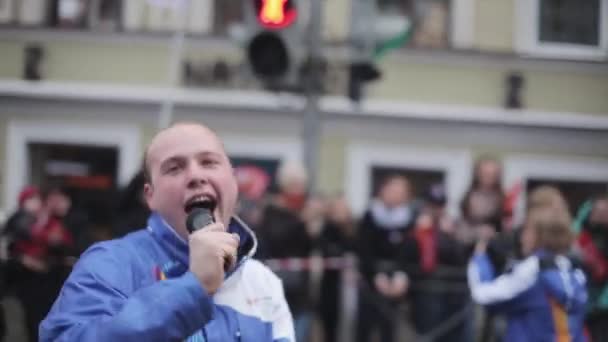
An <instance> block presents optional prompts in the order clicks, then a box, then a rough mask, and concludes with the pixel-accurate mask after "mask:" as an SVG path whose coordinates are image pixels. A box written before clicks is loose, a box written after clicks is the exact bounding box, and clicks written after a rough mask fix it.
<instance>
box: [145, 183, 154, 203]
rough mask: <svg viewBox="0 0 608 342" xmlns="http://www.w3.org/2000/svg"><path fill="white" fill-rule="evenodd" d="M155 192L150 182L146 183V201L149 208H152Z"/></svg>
mask: <svg viewBox="0 0 608 342" xmlns="http://www.w3.org/2000/svg"><path fill="white" fill-rule="evenodd" d="M153 194H154V187H153V186H152V184H150V183H144V194H143V195H144V201H145V202H146V204H147V205H148V208H150V209H152V205H151V204H152V203H151V202H152V195H153Z"/></svg>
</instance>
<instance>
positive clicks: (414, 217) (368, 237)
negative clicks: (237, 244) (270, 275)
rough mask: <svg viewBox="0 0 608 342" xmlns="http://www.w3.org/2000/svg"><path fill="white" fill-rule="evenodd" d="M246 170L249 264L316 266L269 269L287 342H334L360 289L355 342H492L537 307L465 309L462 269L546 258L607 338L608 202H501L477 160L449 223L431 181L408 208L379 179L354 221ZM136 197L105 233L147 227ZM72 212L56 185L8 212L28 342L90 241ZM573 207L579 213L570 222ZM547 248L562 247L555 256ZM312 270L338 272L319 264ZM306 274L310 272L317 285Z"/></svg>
mask: <svg viewBox="0 0 608 342" xmlns="http://www.w3.org/2000/svg"><path fill="white" fill-rule="evenodd" d="M255 172H256V171H255V169H241V173H240V174H237V176H238V178H239V183H240V186H241V200H240V206H241V207H240V216H241V218H242V219H243V220H244V221H245V222H246V223H248V224H249V225H250V226H251V227H252V228H253V229H254V231H255V232H256V235H257V237H258V239H259V246H258V251H257V257H258V258H259V259H261V260H286V259H292V258H296V259H307V258H310V257H311V256H316V257H317V259H318V260H321V262H320V263H319V265H320V266H319V265H318V267H316V268H315V267H313V266H312V264H309V263H300V264H298V265H299V266H298V267H295V266H293V265H291V266H289V265H288V266H289V267H287V266H286V267H279V268H277V269H275V272H276V273H277V274H278V275H279V277H280V278H281V279H282V281H283V285H284V288H285V295H286V298H287V300H288V303H289V305H290V308H291V311H292V314H293V316H294V322H295V327H296V335H297V340H298V341H309V340H311V331H312V328H311V327H312V325H313V321H314V320H315V318H316V319H318V320H319V321H320V322H321V328H322V331H323V335H324V336H323V341H327V342H331V341H338V340H339V334H340V331H339V329H338V328H339V326H340V323H341V322H342V321H343V319H344V317H343V316H344V314H345V312H344V310H343V308H344V307H345V303H343V302H342V300H343V299H344V298H345V296H344V295H343V290H344V288H345V286H344V285H345V284H344V282H345V281H351V282H353V283H354V284H355V285H354V286H356V288H357V289H358V291H357V298H356V301H355V302H356V305H357V310H356V312H357V317H355V318H356V325H355V327H356V328H355V329H354V330H355V333H356V340H357V341H371V340H373V337H374V336H377V335H379V337H380V340H381V341H395V340H396V337H397V336H396V331H397V330H396V326H397V325H398V323H399V322H408V324H409V325H410V326H411V327H412V328H413V330H414V331H415V333H416V335H417V336H418V337H419V338H420V339H419V340H426V341H456V342H458V341H474V340H478V341H494V340H500V338H501V337H502V336H505V334H507V335H508V334H509V329H510V326H512V324H511V323H513V322H514V321H516V320H518V319H521V317H519V316H517V315H520V316H522V315H531V314H534V310H535V309H534V307H533V306H532V305H529V306H525V305H524V306H522V307H523V308H524V309H521V310H519V311H517V312H515V313H514V312H513V311H509V312H504V311H503V312H501V311H500V310H495V309H494V308H492V307H491V306H489V305H485V304H487V303H484V302H483V301H482V300H477V298H476V297H475V296H472V295H471V292H475V291H476V288H473V287H472V286H473V285H470V284H471V274H467V266H469V273H470V264H471V263H472V260H473V259H474V258H475V257H477V256H480V255H484V256H487V260H489V263H490V267H491V269H492V270H493V272H494V273H495V276H494V278H495V279H498V278H499V277H500V275H501V274H509V273H510V272H512V270H513V269H517V265H518V264H519V263H521V262H525V260H527V258H529V257H530V256H531V255H538V254H539V253H540V252H541V251H542V252H543V253H544V251H546V250H548V251H550V252H551V253H553V254H555V255H556V257H557V256H560V257H561V256H563V257H564V258H567V259H568V260H570V262H571V264H572V265H574V266H573V269H580V270H582V271H584V279H586V281H584V282H581V284H583V286H584V287H585V290H584V291H586V292H585V293H586V294H588V296H585V298H584V301H583V302H582V305H583V306H584V307H583V308H582V309H581V310H582V311H581V312H582V313H583V314H582V316H581V317H584V320H585V322H584V323H585V329H584V330H585V334H586V335H587V336H588V337H590V338H593V341H608V336H606V332H605V329H603V328H602V325H605V324H608V286H607V283H608V282H607V280H608V194H604V195H603V196H600V197H597V198H592V199H589V201H588V202H586V203H585V204H584V205H583V206H582V207H581V208H568V204H567V202H566V200H565V199H564V197H563V195H562V194H561V193H560V192H559V190H557V189H556V188H554V187H550V186H540V187H538V188H536V189H534V190H533V191H532V192H531V193H528V194H527V193H524V191H523V190H522V187H521V186H515V187H514V188H513V189H509V191H505V187H504V186H503V184H502V183H501V179H502V174H501V172H502V167H501V164H500V162H499V161H497V160H495V159H493V158H481V159H480V160H478V162H477V163H476V165H475V167H474V174H473V177H472V179H473V181H472V183H471V185H470V187H469V189H468V191H467V192H466V193H465V195H464V196H463V198H462V201H461V205H460V215H458V217H453V216H452V215H450V214H449V213H448V210H447V198H446V191H445V188H444V186H443V185H442V184H433V185H431V186H430V187H429V188H428V189H424V191H422V192H419V193H422V194H423V195H422V196H418V197H416V196H414V193H415V192H414V191H413V187H414V186H415V184H411V182H410V180H409V179H408V178H407V177H406V176H404V175H401V174H394V175H389V176H387V177H386V178H385V179H383V180H382V182H381V185H380V186H379V188H378V189H377V191H376V192H375V194H374V196H373V198H372V199H371V201H370V202H369V206H368V207H367V209H366V211H365V212H364V214H363V215H362V217H360V218H356V217H354V216H353V214H352V212H351V210H350V208H349V205H348V202H347V201H346V199H345V198H344V196H343V195H341V194H336V195H331V196H328V195H320V194H310V193H309V192H308V183H307V175H306V172H305V169H304V168H303V167H302V166H301V165H299V164H297V163H290V162H286V163H284V164H282V165H281V166H280V167H279V169H278V170H277V174H276V191H273V192H272V193H270V192H269V191H268V188H269V179H266V178H264V177H261V178H260V177H259V175H255ZM252 179H253V181H252ZM142 188H143V177H142V175H137V176H136V177H135V178H134V179H133V181H132V182H131V184H130V185H129V186H128V187H127V188H126V189H124V191H123V194H122V196H121V199H120V201H118V205H117V207H116V211H115V219H114V220H113V221H114V224H113V227H112V231H113V233H112V236H121V235H124V234H127V233H128V232H130V231H131V230H133V229H134V228H141V227H144V226H145V225H146V219H147V216H148V214H149V212H148V210H147V208H146V206H145V204H144V203H143V200H142V196H141V189H142ZM520 196H526V198H527V201H526V202H527V206H526V215H525V218H524V220H523V222H516V221H515V220H514V208H515V205H516V200H517V198H519V197H520ZM70 207H71V201H70V198H69V196H67V195H66V192H65V191H63V190H62V189H60V188H49V189H44V190H42V191H41V190H39V189H37V188H35V187H27V188H26V189H24V190H23V191H22V193H21V194H20V195H19V209H18V210H17V211H16V212H15V213H14V214H13V215H11V216H10V218H9V219H8V220H7V221H6V222H5V224H4V227H3V229H2V248H1V250H0V251H1V252H2V255H1V257H2V261H3V262H2V268H1V272H2V278H1V279H2V280H3V281H2V283H1V284H0V285H1V294H2V295H3V296H6V295H14V296H15V297H16V298H18V300H19V302H20V303H21V305H22V307H23V309H24V313H25V323H26V327H27V331H28V333H29V334H30V340H31V341H35V340H36V335H37V326H38V323H39V321H40V320H41V319H42V318H43V317H44V316H45V315H46V313H47V312H48V310H49V309H50V306H51V304H52V302H53V300H54V298H55V297H56V296H57V294H58V291H59V289H60V287H61V284H62V282H63V281H64V279H65V276H66V275H67V274H68V273H69V270H70V268H71V266H72V265H73V263H74V262H75V260H76V258H77V256H78V255H79V253H81V252H82V251H83V250H84V249H86V248H87V247H88V246H89V245H90V244H91V243H92V242H93V241H94V240H95V239H93V238H91V237H90V236H89V235H88V233H87V227H86V226H87V222H86V218H83V215H82V213H74V212H73V210H70ZM538 208H544V209H547V208H549V209H551V210H552V212H551V213H553V214H551V215H548V216H550V217H549V218H546V217H545V216H547V215H545V216H543V214H542V213H541V214H538V213H535V209H538ZM572 209H578V211H577V212H576V215H575V217H574V218H572V217H571V216H570V212H571V210H572ZM558 219H559V220H558ZM545 226H550V227H552V228H551V229H553V228H555V227H567V229H566V231H563V230H562V231H560V230H557V229H553V230H549V235H550V236H552V237H553V239H545V238H543V237H544V236H545V235H546V231H545V230H544V229H545V228H544V227H545ZM555 241H558V242H555ZM556 244H557V245H558V246H559V247H560V248H557V249H555V248H553V247H554V246H555V245H556ZM350 256H354V257H355V258H354V259H355V260H357V262H356V263H355V264H353V265H354V266H351V264H349V263H348V262H347V260H349V258H343V257H350ZM319 257H321V258H319ZM337 258H342V259H337ZM323 260H325V261H327V260H343V263H338V264H337V265H338V266H336V265H333V266H332V267H329V266H328V265H329V263H324V262H323ZM285 265H287V264H285ZM309 266H310V267H309ZM353 267H354V269H355V270H356V271H357V272H356V274H357V276H356V277H353V278H348V277H345V276H344V274H345V270H348V269H350V268H353ZM315 269H317V270H321V271H320V274H319V275H318V276H319V277H317V275H316V274H315V272H314V270H315ZM544 269H545V268H543V269H542V270H541V272H544V271H543V270H544ZM577 274H578V273H577ZM315 282H316V286H315ZM507 290H508V289H507ZM541 291H542V288H541ZM581 293H582V292H581ZM524 301H525V300H524ZM475 304H482V305H481V306H479V305H475ZM568 310H570V309H568ZM573 310H574V309H573ZM566 314H569V312H567V313H566ZM474 317H477V318H478V319H474ZM479 317H481V318H480V319H479ZM3 322H4V319H0V324H2V323H3ZM4 330H5V329H4V327H2V331H1V332H0V333H3V332H4Z"/></svg>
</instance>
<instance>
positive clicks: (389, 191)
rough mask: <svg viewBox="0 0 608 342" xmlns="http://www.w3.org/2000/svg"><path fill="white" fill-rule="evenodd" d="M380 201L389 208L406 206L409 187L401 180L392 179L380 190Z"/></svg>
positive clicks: (408, 198) (408, 197)
mask: <svg viewBox="0 0 608 342" xmlns="http://www.w3.org/2000/svg"><path fill="white" fill-rule="evenodd" d="M380 200H381V201H382V202H384V204H385V205H386V206H387V207H389V208H395V207H397V206H400V205H403V204H406V203H407V202H409V200H410V187H409V184H408V182H407V181H406V180H405V179H402V178H394V179H392V180H390V181H389V182H388V183H386V184H384V186H383V188H382V189H381V190H380Z"/></svg>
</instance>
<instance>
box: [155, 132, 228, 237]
mask: <svg viewBox="0 0 608 342" xmlns="http://www.w3.org/2000/svg"><path fill="white" fill-rule="evenodd" d="M147 167H148V170H149V173H150V179H151V180H150V183H146V184H145V185H144V195H145V199H146V203H147V204H148V206H149V207H150V209H152V210H153V211H156V212H158V213H159V214H160V215H161V216H162V217H163V218H164V219H165V220H166V221H167V223H169V224H170V225H171V226H172V227H173V228H174V229H175V230H176V231H177V232H178V233H179V234H180V235H182V236H184V237H185V236H187V234H188V232H187V230H186V217H187V208H189V207H190V206H191V205H192V204H193V203H195V202H206V203H212V207H213V216H214V218H215V221H216V222H222V223H223V224H224V225H225V226H226V227H227V226H228V224H229V223H230V218H231V216H232V215H233V213H234V209H235V205H236V199H237V183H236V178H235V177H234V173H233V170H232V166H231V165H230V161H229V160H228V157H227V156H226V153H225V151H224V148H223V146H222V144H221V143H220V141H219V139H218V137H217V136H216V135H215V134H214V133H213V132H211V131H210V130H209V129H207V128H205V127H202V126H199V125H196V124H182V125H176V126H173V127H171V128H169V129H167V130H165V131H163V132H161V133H159V134H158V135H157V136H156V137H155V138H154V140H153V141H152V143H151V144H150V147H149V149H148V154H147Z"/></svg>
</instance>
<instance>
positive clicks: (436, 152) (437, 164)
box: [344, 142, 472, 216]
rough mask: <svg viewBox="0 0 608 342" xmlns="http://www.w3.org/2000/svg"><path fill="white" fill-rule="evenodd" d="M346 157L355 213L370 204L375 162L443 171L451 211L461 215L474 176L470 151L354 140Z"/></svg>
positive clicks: (348, 191)
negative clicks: (463, 197)
mask: <svg viewBox="0 0 608 342" xmlns="http://www.w3.org/2000/svg"><path fill="white" fill-rule="evenodd" d="M346 157H347V162H346V178H345V180H344V188H345V194H346V198H347V199H348V201H349V203H350V205H351V208H352V210H353V213H354V214H355V215H361V214H363V212H364V211H365V209H366V207H367V205H368V198H369V193H370V190H371V186H372V183H371V179H372V167H374V166H388V167H398V168H399V167H402V168H411V169H422V170H431V171H439V172H444V173H445V187H446V193H447V199H448V204H447V205H448V211H449V213H450V214H451V215H454V216H459V215H460V210H459V203H460V200H461V199H462V196H463V195H464V193H465V191H466V189H467V188H468V187H469V183H470V179H471V167H472V157H471V153H470V151H468V150H460V149H440V148H436V149H435V148H427V147H418V146H404V145H399V144H382V143H374V142H353V143H350V144H349V145H348V147H347V155H346Z"/></svg>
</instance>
